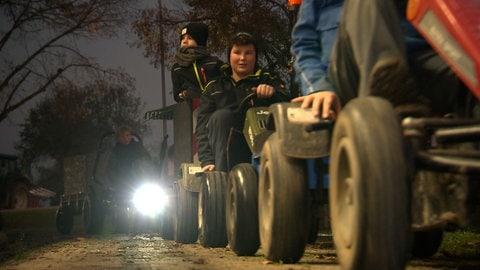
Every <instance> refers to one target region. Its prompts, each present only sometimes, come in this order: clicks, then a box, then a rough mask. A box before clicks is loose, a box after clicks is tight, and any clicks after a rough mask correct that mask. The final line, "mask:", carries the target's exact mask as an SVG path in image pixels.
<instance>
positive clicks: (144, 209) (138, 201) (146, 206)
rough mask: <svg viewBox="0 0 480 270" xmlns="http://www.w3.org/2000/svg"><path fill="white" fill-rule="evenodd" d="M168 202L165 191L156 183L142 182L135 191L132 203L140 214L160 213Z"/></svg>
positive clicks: (152, 214)
mask: <svg viewBox="0 0 480 270" xmlns="http://www.w3.org/2000/svg"><path fill="white" fill-rule="evenodd" d="M167 203H168V198H167V193H166V192H165V190H163V189H162V188H161V187H160V186H159V185H157V184H152V183H149V184H144V185H142V186H140V188H138V189H137V190H136V191H135V195H134V197H133V204H134V205H135V208H136V209H137V210H138V211H139V212H140V213H142V214H144V215H148V216H155V215H157V214H160V213H161V212H162V211H163V209H164V208H165V206H166V205H167Z"/></svg>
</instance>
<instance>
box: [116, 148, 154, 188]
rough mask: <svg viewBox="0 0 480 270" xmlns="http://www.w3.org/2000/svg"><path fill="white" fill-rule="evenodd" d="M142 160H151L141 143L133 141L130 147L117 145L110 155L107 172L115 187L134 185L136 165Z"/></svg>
mask: <svg viewBox="0 0 480 270" xmlns="http://www.w3.org/2000/svg"><path fill="white" fill-rule="evenodd" d="M141 160H151V157H150V154H149V153H148V151H147V150H146V149H145V148H144V147H143V144H142V143H141V142H138V141H135V140H132V141H131V142H130V143H129V144H128V145H124V144H121V143H117V144H115V146H114V147H113V149H112V153H111V154H110V158H109V162H108V167H107V172H108V177H109V180H110V182H111V184H112V186H114V187H119V188H123V187H124V186H125V185H131V184H133V183H134V182H135V181H136V180H137V179H135V178H136V175H135V174H136V173H137V170H138V168H136V167H135V163H136V162H138V161H141Z"/></svg>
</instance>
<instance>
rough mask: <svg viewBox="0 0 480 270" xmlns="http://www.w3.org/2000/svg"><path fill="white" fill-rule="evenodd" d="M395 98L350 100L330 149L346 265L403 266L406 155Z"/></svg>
mask: <svg viewBox="0 0 480 270" xmlns="http://www.w3.org/2000/svg"><path fill="white" fill-rule="evenodd" d="M402 146H403V144H402V132H401V128H400V125H399V119H398V118H397V116H396V114H395V112H394V110H393V107H392V106H391V104H390V103H389V102H388V101H386V100H383V99H381V98H377V97H366V98H359V99H356V100H352V101H350V102H349V103H348V104H347V105H346V106H345V108H344V109H343V111H342V113H341V114H340V115H339V117H338V119H337V120H336V123H335V127H334V131H333V136H332V143H331V151H330V154H331V156H330V189H329V198H330V215H331V225H332V232H333V236H334V243H335V246H336V250H337V255H338V259H339V262H340V265H341V266H342V268H343V269H404V267H405V264H406V260H407V253H408V245H407V242H408V239H409V237H408V236H409V227H410V225H409V218H408V215H409V214H408V201H407V200H408V192H407V178H406V159H405V156H404V154H403V148H402Z"/></svg>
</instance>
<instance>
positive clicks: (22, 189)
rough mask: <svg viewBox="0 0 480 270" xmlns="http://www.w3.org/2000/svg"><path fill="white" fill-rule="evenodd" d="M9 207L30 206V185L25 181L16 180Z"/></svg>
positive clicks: (20, 207) (22, 207)
mask: <svg viewBox="0 0 480 270" xmlns="http://www.w3.org/2000/svg"><path fill="white" fill-rule="evenodd" d="M9 198H10V199H9V203H8V205H9V207H8V208H9V209H25V208H27V207H28V201H29V195H28V186H27V184H25V183H23V182H16V183H14V184H13V186H12V188H11V190H10V196H9Z"/></svg>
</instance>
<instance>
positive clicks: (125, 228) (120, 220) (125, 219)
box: [113, 206, 130, 233]
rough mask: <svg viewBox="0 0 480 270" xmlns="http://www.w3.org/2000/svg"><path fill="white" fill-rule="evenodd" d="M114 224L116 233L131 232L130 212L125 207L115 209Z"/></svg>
mask: <svg viewBox="0 0 480 270" xmlns="http://www.w3.org/2000/svg"><path fill="white" fill-rule="evenodd" d="M113 211H114V213H113V224H114V226H115V232H116V233H128V232H129V231H130V211H129V209H128V208H127V207H125V206H117V207H115V208H114V210H113Z"/></svg>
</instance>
